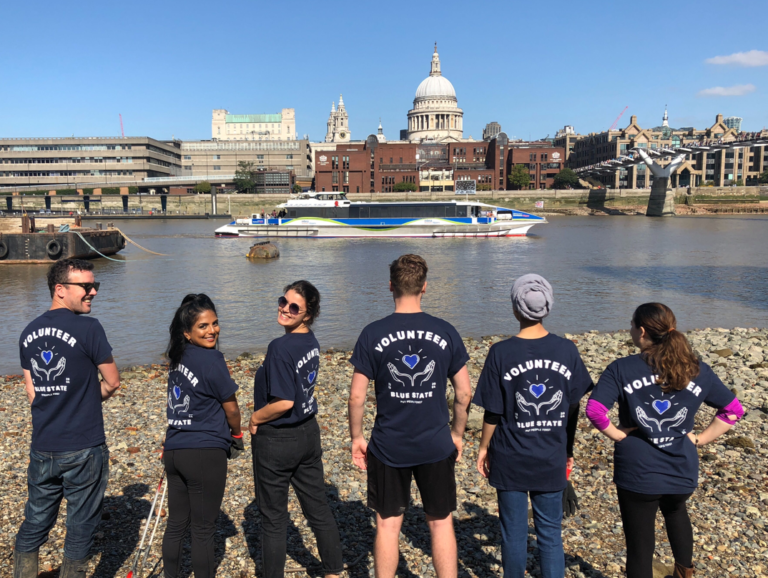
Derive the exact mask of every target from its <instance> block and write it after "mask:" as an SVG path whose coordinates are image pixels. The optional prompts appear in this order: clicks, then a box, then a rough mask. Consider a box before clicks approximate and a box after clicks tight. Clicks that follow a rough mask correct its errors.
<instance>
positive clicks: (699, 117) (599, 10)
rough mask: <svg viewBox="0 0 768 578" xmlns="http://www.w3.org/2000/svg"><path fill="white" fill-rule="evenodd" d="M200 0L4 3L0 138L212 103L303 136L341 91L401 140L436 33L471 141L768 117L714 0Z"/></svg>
mask: <svg viewBox="0 0 768 578" xmlns="http://www.w3.org/2000/svg"><path fill="white" fill-rule="evenodd" d="M207 6H208V5H207V4H203V3H202V2H188V3H180V2H167V3H164V4H162V5H155V4H149V3H146V2H138V3H135V4H133V5H131V6H130V7H129V6H103V5H87V4H86V5H76V6H68V7H64V6H62V5H59V4H53V3H46V7H45V9H43V10H40V9H39V6H38V7H36V11H35V13H34V14H33V13H32V12H31V11H32V6H31V5H21V4H16V5H12V6H9V7H7V13H8V17H9V21H16V22H19V23H23V25H21V26H17V27H13V28H11V29H10V30H9V31H8V33H7V38H8V40H9V41H10V42H9V46H17V47H19V49H17V50H6V51H4V52H3V54H2V55H0V70H2V71H3V73H4V74H3V77H4V80H5V82H4V86H5V87H6V90H4V91H3V92H2V93H0V106H1V107H2V110H3V111H4V113H3V114H2V115H0V137H6V138H8V137H49V136H50V137H55V136H70V135H72V134H74V135H76V136H119V135H120V120H119V117H118V115H119V114H122V117H123V121H124V124H125V134H126V135H127V136H128V135H130V136H150V137H152V138H157V139H170V138H171V137H172V136H173V137H175V138H177V139H182V140H198V139H208V138H210V114H211V110H213V109H227V110H229V111H230V112H231V113H233V114H269V113H277V112H279V111H280V110H281V109H283V108H286V107H290V108H294V109H295V110H296V132H297V133H298V137H299V138H302V137H303V135H305V134H307V135H309V138H310V140H312V141H322V140H323V139H324V137H325V134H326V130H327V119H328V114H329V112H330V107H331V102H332V101H338V98H339V94H343V95H344V101H345V104H346V107H347V111H348V113H349V128H350V131H351V133H352V135H353V138H355V139H364V138H365V137H366V136H367V135H369V134H375V133H376V130H377V128H378V125H379V119H380V118H381V122H382V124H383V127H384V134H385V135H386V136H387V138H388V139H391V140H395V139H397V138H399V134H400V130H401V129H405V128H406V127H407V122H408V121H407V116H406V115H407V112H408V110H409V109H410V108H411V107H412V103H413V98H414V93H415V90H416V87H417V86H418V85H419V82H421V81H422V80H423V79H424V78H425V77H426V76H427V74H428V73H429V65H430V57H431V54H432V49H433V45H434V42H435V41H436V42H437V43H438V48H439V51H440V57H441V61H442V72H443V75H444V76H445V77H446V78H448V79H449V80H450V81H451V82H452V83H453V85H454V87H455V89H456V94H457V97H458V99H459V102H460V106H461V107H462V109H463V110H464V131H463V132H464V138H469V137H470V136H471V137H474V138H475V139H481V138H482V131H483V128H484V127H485V125H486V124H487V123H489V122H492V121H496V122H498V123H500V124H501V127H502V130H504V131H505V132H506V133H507V134H508V135H509V137H510V138H521V139H524V140H529V139H537V138H543V137H545V136H547V135H549V136H550V137H553V136H554V134H555V132H556V131H557V130H558V129H560V128H562V127H563V126H565V125H572V126H574V128H575V130H576V132H579V133H581V134H587V133H590V132H599V131H603V130H606V129H607V128H608V127H609V126H610V125H611V124H612V123H613V121H614V120H615V118H616V117H617V116H618V115H619V113H620V112H621V111H622V110H623V109H624V108H625V107H628V110H627V111H626V113H625V116H624V117H622V119H621V121H620V122H619V126H625V125H626V121H627V120H628V118H629V115H636V116H637V117H638V121H639V123H640V124H641V125H643V126H649V127H650V126H657V125H659V124H661V118H662V115H663V112H664V107H665V105H667V106H668V110H669V123H670V125H671V126H673V127H676V128H677V127H682V126H694V127H703V126H708V125H709V124H711V118H712V117H713V116H714V115H715V114H717V113H722V114H724V115H725V116H739V117H742V118H743V119H744V122H743V124H742V129H743V130H747V131H751V130H760V129H762V128H763V127H764V126H766V125H768V110H766V107H765V105H764V103H765V100H766V98H765V92H766V91H768V51H766V50H764V49H766V48H768V47H766V46H765V45H764V41H761V40H759V39H757V40H755V39H752V38H751V36H754V35H745V34H743V32H740V27H739V26H733V27H728V28H725V29H724V30H718V31H717V33H714V32H707V30H711V28H712V21H711V20H712V18H711V14H713V13H714V12H715V10H716V9H719V8H721V7H722V6H721V4H720V3H717V4H715V3H714V2H710V1H708V0H707V1H705V2H682V3H679V4H677V5H674V6H668V5H662V4H654V5H648V6H646V7H645V8H646V9H647V10H648V11H649V16H650V17H652V18H641V17H639V16H638V14H643V15H644V14H645V12H637V11H636V6H634V5H629V4H626V5H617V4H615V3H609V2H593V3H590V6H589V7H586V8H585V7H584V5H573V4H569V3H566V2H561V1H559V0H558V1H553V2H551V3H550V4H548V5H547V7H546V11H542V9H543V7H541V6H540V5H538V6H527V5H526V6H510V5H508V3H496V2H491V3H486V4H483V7H482V9H479V8H476V7H474V6H473V7H472V8H471V10H470V9H468V5H466V4H460V3H454V2H451V3H440V4H438V3H422V4H420V5H412V4H406V3H401V2H395V3H393V4H391V5H390V7H391V9H390V10H387V11H386V12H380V11H373V10H371V9H370V8H366V7H360V6H358V5H353V4H352V3H341V4H337V5H334V7H332V8H328V7H326V6H319V5H316V4H309V3H298V4H297V5H296V8H297V9H296V10H292V11H291V12H292V14H296V15H297V16H296V17H293V16H292V15H290V14H289V15H284V14H283V15H280V16H279V17H278V12H283V11H282V10H281V9H280V7H278V6H275V7H269V6H266V5H258V6H255V5H253V4H252V3H246V2H225V3H223V4H221V5H220V6H219V7H217V13H218V14H219V15H220V19H222V21H221V22H219V21H218V20H217V18H216V17H211V15H209V14H208V13H207V10H206V8H207ZM694 7H695V9H693V8H694ZM717 7H719V8H717ZM730 8H731V10H732V11H733V12H734V13H736V14H749V15H750V21H761V20H762V19H764V18H765V17H766V16H768V5H766V4H765V3H764V2H753V1H744V0H742V1H737V2H735V3H734V4H733V5H731V6H730ZM145 9H146V10H148V11H149V12H147V11H146V10H145ZM146 14H150V15H151V17H150V18H146V17H144V15H146ZM238 15H239V16H238ZM236 16H237V17H236ZM761 17H762V18H761ZM265 22H266V23H265ZM425 22H429V23H430V25H429V26H424V23H425ZM525 22H529V23H537V24H536V25H525V24H524V23H525ZM26 23H34V29H33V28H32V25H31V24H30V25H27V24H26ZM500 23H501V25H500ZM517 23H521V24H520V25H518V24H517ZM33 30H34V31H36V34H35V35H34V42H32V41H31V40H30V33H31V32H32V31H33ZM411 30H414V31H415V32H413V33H411V32H410V31H411ZM690 31H697V34H692V33H691V32H690ZM699 31H700V32H701V34H699V33H698V32H699ZM75 39H79V41H78V42H73V40H75ZM83 39H85V40H83ZM276 80H280V81H279V82H276Z"/></svg>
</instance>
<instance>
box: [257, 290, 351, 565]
mask: <svg viewBox="0 0 768 578" xmlns="http://www.w3.org/2000/svg"><path fill="white" fill-rule="evenodd" d="M283 293H284V295H283V296H282V297H280V299H278V307H277V323H278V325H281V326H282V327H283V328H284V329H285V335H283V336H282V337H279V338H277V339H275V340H273V341H272V342H271V343H270V344H269V348H268V349H267V355H266V357H265V358H264V363H263V364H262V366H261V367H260V368H259V370H258V372H256V378H255V381H254V391H253V398H254V410H255V411H254V413H253V415H251V420H250V424H249V428H248V429H249V430H250V432H251V435H252V436H253V437H252V446H253V475H254V478H255V481H256V502H257V504H258V506H259V510H260V511H261V530H262V535H261V548H262V557H261V559H262V568H263V574H262V575H263V576H264V577H265V578H278V577H282V576H283V575H284V569H285V555H286V530H287V527H288V487H289V486H293V489H294V491H295V492H296V496H297V497H298V498H299V502H300V503H301V509H302V511H303V512H304V515H305V516H306V518H307V520H308V521H309V524H310V526H311V527H312V531H313V532H314V534H315V539H316V540H317V549H318V552H319V553H320V558H321V560H322V563H323V573H324V574H325V575H326V576H332V577H335V576H338V574H339V573H340V572H341V571H342V570H343V562H342V558H341V541H340V539H339V530H338V528H337V527H336V521H335V520H334V518H333V514H332V513H331V509H330V507H329V506H328V500H327V498H326V495H325V484H324V482H323V461H322V456H323V452H322V449H321V447H320V428H319V426H318V424H317V420H316V419H315V414H316V413H317V400H316V399H315V395H314V391H315V385H316V384H317V375H318V371H319V369H320V346H319V344H318V343H317V339H316V338H315V334H314V333H312V331H311V329H310V328H311V326H312V324H313V323H314V321H315V319H317V317H318V316H319V315H320V293H319V292H318V290H317V289H316V288H315V286H314V285H312V284H311V283H310V282H309V281H296V282H295V283H292V284H290V285H288V286H287V287H286V288H285V289H284V290H283Z"/></svg>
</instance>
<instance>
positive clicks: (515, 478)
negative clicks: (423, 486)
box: [473, 333, 592, 492]
mask: <svg viewBox="0 0 768 578" xmlns="http://www.w3.org/2000/svg"><path fill="white" fill-rule="evenodd" d="M591 385H592V378H591V377H590V375H589V372H588V371H587V368H586V367H585V366H584V362H583V361H582V360H581V355H580V354H579V350H578V349H577V348H576V346H575V345H574V344H573V342H572V341H570V340H568V339H563V338H562V337H558V336H557V335H554V334H552V333H550V334H548V335H546V336H544V337H541V338H539V339H521V338H519V337H510V338H509V339H507V340H505V341H500V342H499V343H496V344H494V345H493V346H492V347H491V349H490V351H489V352H488V357H487V358H486V360H485V366H484V367H483V371H482V373H481V374H480V380H479V381H478V383H477V390H476V392H475V398H474V400H473V402H474V403H475V404H477V405H479V406H480V407H483V408H485V409H486V410H487V411H490V412H493V413H497V414H500V415H501V420H500V422H499V425H498V426H497V427H496V431H495V432H494V434H493V437H492V438H491V443H490V445H489V447H488V459H489V461H490V476H489V478H488V481H489V482H490V484H491V486H493V487H494V488H497V489H499V490H513V491H518V492H528V491H538V492H558V491H560V490H562V489H564V488H565V486H566V482H567V480H566V477H565V466H566V460H567V459H568V456H567V448H566V441H567V432H566V425H567V423H568V407H569V406H570V405H571V404H574V403H578V402H579V400H580V399H581V398H582V397H583V396H584V394H585V393H586V392H587V390H588V389H589V388H590V386H591Z"/></svg>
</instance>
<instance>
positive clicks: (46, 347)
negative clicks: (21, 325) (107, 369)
mask: <svg viewBox="0 0 768 578" xmlns="http://www.w3.org/2000/svg"><path fill="white" fill-rule="evenodd" d="M19 353H20V357H21V367H23V368H24V369H26V370H29V371H30V373H31V374H32V383H33V384H34V387H35V399H34V401H33V402H32V450H33V451H41V452H68V451H77V450H84V449H87V448H92V447H95V446H98V445H101V444H103V443H104V442H105V440H106V438H105V436H104V417H103V416H102V414H101V384H100V383H99V370H98V367H97V366H98V365H100V364H102V363H104V362H106V361H107V360H108V359H109V357H110V355H112V347H111V346H110V345H109V342H108V341H107V336H106V335H105V334H104V329H103V328H102V326H101V323H99V322H98V320H96V319H94V318H93V317H85V316H83V315H77V314H75V313H73V312H72V311H70V310H69V309H54V310H53V311H46V312H45V313H43V314H42V315H41V316H40V317H38V318H37V319H35V320H34V321H33V322H32V323H30V324H29V325H27V327H26V329H24V332H23V333H22V334H21V338H20V339H19Z"/></svg>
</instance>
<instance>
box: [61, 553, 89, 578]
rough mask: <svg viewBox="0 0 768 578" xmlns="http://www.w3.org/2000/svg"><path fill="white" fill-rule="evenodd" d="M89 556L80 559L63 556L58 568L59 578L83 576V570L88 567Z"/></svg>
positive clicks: (79, 577)
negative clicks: (59, 568) (62, 561)
mask: <svg viewBox="0 0 768 578" xmlns="http://www.w3.org/2000/svg"><path fill="white" fill-rule="evenodd" d="M89 560H90V558H89V557H85V558H83V559H82V560H70V559H69V558H67V557H66V556H64V563H63V564H62V565H61V570H59V578H85V571H86V569H87V568H88V561H89Z"/></svg>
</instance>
